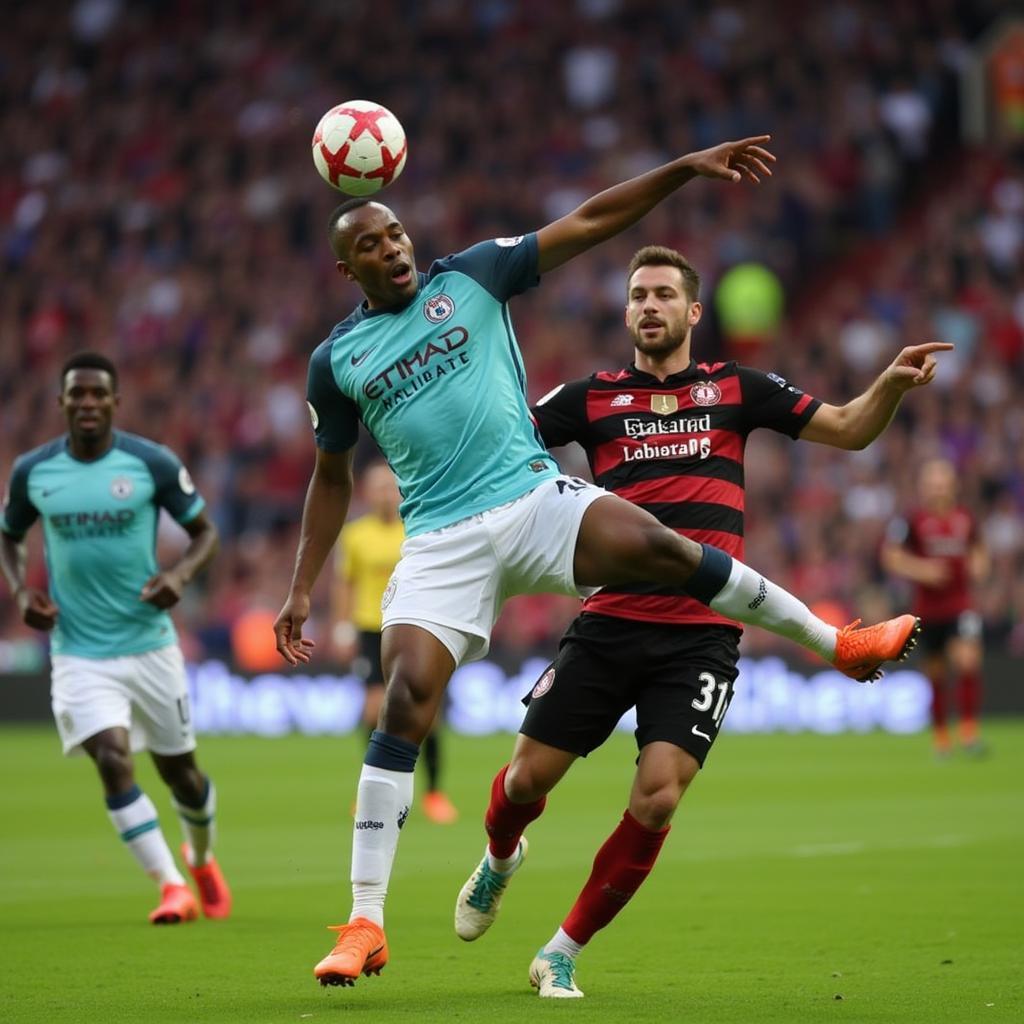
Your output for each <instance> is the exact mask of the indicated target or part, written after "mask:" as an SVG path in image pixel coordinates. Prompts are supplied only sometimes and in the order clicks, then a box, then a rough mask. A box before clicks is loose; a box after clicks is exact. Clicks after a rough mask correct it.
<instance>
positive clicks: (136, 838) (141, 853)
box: [107, 786, 185, 885]
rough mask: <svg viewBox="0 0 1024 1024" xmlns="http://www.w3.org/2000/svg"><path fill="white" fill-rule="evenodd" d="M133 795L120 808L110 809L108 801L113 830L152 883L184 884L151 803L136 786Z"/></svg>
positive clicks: (108, 811)
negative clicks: (130, 799)
mask: <svg viewBox="0 0 1024 1024" xmlns="http://www.w3.org/2000/svg"><path fill="white" fill-rule="evenodd" d="M136 793H137V794H138V795H137V796H135V798H134V799H133V800H132V801H131V802H130V803H128V804H125V805H124V806H121V807H110V806H109V804H110V802H111V801H110V800H109V799H108V801H107V804H108V807H107V813H108V814H109V815H110V820H111V821H112V822H113V824H114V828H116V829H117V831H118V832H119V833H120V836H121V838H122V839H123V840H124V842H125V844H126V845H127V847H128V849H129V850H131V852H132V855H133V856H134V857H135V859H136V860H137V861H138V862H139V864H140V865H141V867H142V870H143V871H145V872H146V874H147V875H149V877H150V878H152V879H153V881H154V882H156V883H157V884H159V885H166V884H167V883H168V882H173V883H174V884H175V885H184V884H185V879H184V878H183V877H182V875H181V872H180V871H179V870H178V868H177V865H176V864H175V863H174V857H173V855H172V854H171V850H170V847H169V846H168V845H167V840H166V839H164V834H163V832H162V831H161V829H160V821H159V819H158V818H157V814H156V808H155V807H154V806H153V801H152V800H150V799H149V797H148V796H146V794H145V793H143V792H142V790H141V789H139V788H138V787H137V786H136V788H135V790H134V791H133V794H136ZM133 794H128V795H133ZM114 799H115V800H117V799H118V798H116V797H115V798H114Z"/></svg>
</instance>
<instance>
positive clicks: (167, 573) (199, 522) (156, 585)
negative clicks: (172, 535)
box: [139, 509, 220, 608]
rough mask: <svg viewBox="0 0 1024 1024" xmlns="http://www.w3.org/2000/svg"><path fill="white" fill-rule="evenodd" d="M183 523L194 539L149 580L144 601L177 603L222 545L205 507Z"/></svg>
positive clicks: (160, 605)
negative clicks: (173, 560)
mask: <svg viewBox="0 0 1024 1024" xmlns="http://www.w3.org/2000/svg"><path fill="white" fill-rule="evenodd" d="M182 525H183V527H184V529H185V532H186V533H188V535H189V538H190V540H189V544H188V547H187V548H186V549H185V550H184V552H182V555H181V558H179V559H178V561H177V562H176V563H175V564H174V565H173V566H171V567H170V568H168V569H164V570H163V571H162V572H158V573H157V574H156V575H155V576H151V577H150V578H149V579H148V580H146V582H145V584H144V585H143V587H142V593H141V594H140V595H139V599H140V600H142V601H146V602H147V603H148V604H152V605H155V606H156V607H157V608H171V607H173V606H174V605H176V604H177V603H178V601H180V600H181V593H182V591H183V590H184V589H185V587H186V586H187V585H188V584H189V583H190V582H191V581H192V579H193V578H194V577H195V575H196V573H198V572H199V571H200V570H202V569H204V568H205V567H206V566H207V565H208V564H209V563H210V561H211V560H212V559H213V556H214V555H215V554H216V553H217V548H218V547H219V546H220V536H219V534H218V533H217V527H216V526H215V525H214V522H213V520H212V519H211V518H210V517H209V516H208V515H207V514H206V510H205V509H204V510H203V511H202V512H200V513H199V514H198V515H197V516H194V517H193V518H192V519H190V520H189V521H188V522H187V523H183V524H182Z"/></svg>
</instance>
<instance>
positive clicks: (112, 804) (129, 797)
mask: <svg viewBox="0 0 1024 1024" xmlns="http://www.w3.org/2000/svg"><path fill="white" fill-rule="evenodd" d="M140 796H142V790H141V789H140V788H139V786H138V784H136V785H134V786H132V788H131V789H129V790H128V791H127V792H125V793H118V794H117V796H108V797H106V803H107V809H108V810H110V811H120V810H123V809H124V808H125V807H127V806H128V805H129V804H133V803H135V801H136V800H138V799H139V797H140Z"/></svg>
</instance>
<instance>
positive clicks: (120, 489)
mask: <svg viewBox="0 0 1024 1024" xmlns="http://www.w3.org/2000/svg"><path fill="white" fill-rule="evenodd" d="M134 491H135V484H133V483H132V482H131V480H129V479H128V477H126V476H116V477H114V479H113V480H111V481H110V493H111V495H112V496H113V497H115V498H118V499H119V500H121V501H126V500H127V499H128V498H130V497H131V496H132V494H133V493H134Z"/></svg>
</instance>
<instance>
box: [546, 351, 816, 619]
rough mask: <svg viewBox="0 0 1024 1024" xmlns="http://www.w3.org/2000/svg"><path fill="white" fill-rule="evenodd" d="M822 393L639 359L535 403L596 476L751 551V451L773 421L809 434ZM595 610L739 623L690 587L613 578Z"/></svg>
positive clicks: (549, 432)
mask: <svg viewBox="0 0 1024 1024" xmlns="http://www.w3.org/2000/svg"><path fill="white" fill-rule="evenodd" d="M820 405H821V403H820V402H819V401H818V400H817V399H815V398H812V397H811V396H810V395H807V394H804V392H803V391H801V390H800V389H799V388H797V387H794V386H793V385H791V384H790V383H789V382H788V381H786V380H784V379H783V378H782V377H780V376H778V375H777V374H774V373H770V374H766V373H762V372H761V371H760V370H753V369H751V368H750V367H746V366H739V365H738V364H736V363H734V362H729V363H713V364H711V365H708V364H707V363H694V362H691V363H690V365H689V367H688V368H687V369H686V370H683V371H682V372H680V373H675V374H672V375H671V376H669V377H667V378H666V379H665V380H664V381H661V380H658V378H657V377H654V376H651V375H650V374H648V373H644V372H642V371H641V370H638V369H637V368H636V366H635V365H634V364H632V363H631V364H630V365H629V366H627V367H626V368H625V369H623V370H618V371H615V372H610V373H607V372H602V373H595V374H593V375H592V376H590V377H587V378H586V379H584V380H575V381H571V382H570V383H568V384H562V385H560V386H559V387H557V388H555V390H554V391H552V392H551V393H550V394H548V395H545V396H544V398H542V399H541V400H540V402H538V403H537V405H536V406H534V407H533V414H534V416H535V417H536V420H537V426H538V429H539V430H540V433H541V436H542V438H543V439H544V443H545V444H546V445H547V446H548V447H549V448H557V447H560V446H561V445H565V444H569V443H570V442H572V441H575V442H577V443H578V444H579V445H581V446H582V447H583V449H584V451H586V453H587V459H588V461H589V463H590V471H591V473H592V474H593V477H594V482H595V483H596V484H598V485H599V486H601V487H604V488H606V489H607V490H609V491H613V492H614V493H615V494H618V495H619V496H621V497H623V498H626V499H628V500H629V501H632V502H633V503H634V504H637V505H639V506H641V508H645V509H647V511H648V512H650V513H652V514H653V515H654V516H656V517H657V518H658V519H659V520H660V521H661V522H662V523H664V524H665V525H666V526H668V527H671V528H672V529H673V530H676V531H677V532H678V533H681V534H685V535H686V536H687V537H691V538H692V539H693V540H695V541H701V542H704V543H708V544H714V545H716V546H717V547H720V548H722V549H723V550H724V551H726V552H728V553H729V554H730V555H735V556H736V557H737V558H741V557H742V556H743V504H744V492H743V453H744V449H745V447H746V442H747V435H748V434H749V433H750V432H751V431H752V430H754V429H755V428H757V427H768V428H769V429H770V430H776V431H778V432H779V433H782V434H788V435H789V436H790V437H792V438H796V437H798V436H799V434H800V431H801V430H803V428H804V427H805V426H806V424H807V423H808V421H809V420H810V419H811V417H812V416H813V415H814V414H815V412H817V410H818V407H819V406H820ZM583 608H584V610H585V611H591V612H600V613H601V614H602V615H615V616H618V617H620V618H624V619H640V620H643V621H647V622H678V623H715V624H719V625H721V624H727V625H733V626H735V625H737V623H735V622H732V621H731V620H730V619H726V618H724V617H723V616H721V615H718V614H717V613H716V612H713V611H711V609H709V608H707V607H706V606H705V605H703V604H701V603H700V602H698V601H695V600H694V599H693V598H690V597H688V596H687V595H686V594H684V593H683V591H682V590H680V589H674V588H671V587H663V586H655V585H653V584H630V585H627V586H617V587H604V588H603V589H601V590H599V591H598V592H597V593H596V594H595V595H594V596H593V597H591V598H589V599H588V600H587V601H586V603H585V604H584V606H583Z"/></svg>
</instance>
